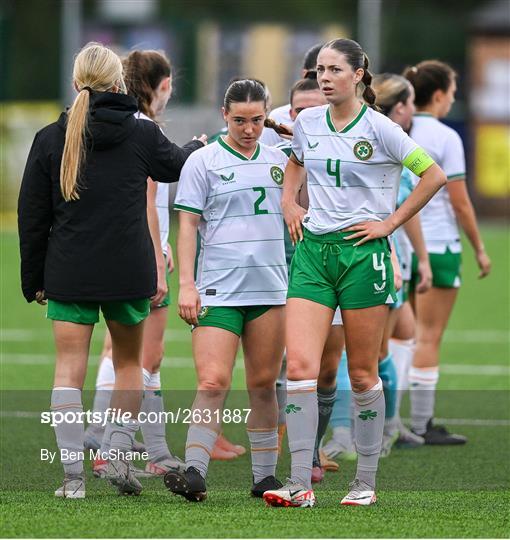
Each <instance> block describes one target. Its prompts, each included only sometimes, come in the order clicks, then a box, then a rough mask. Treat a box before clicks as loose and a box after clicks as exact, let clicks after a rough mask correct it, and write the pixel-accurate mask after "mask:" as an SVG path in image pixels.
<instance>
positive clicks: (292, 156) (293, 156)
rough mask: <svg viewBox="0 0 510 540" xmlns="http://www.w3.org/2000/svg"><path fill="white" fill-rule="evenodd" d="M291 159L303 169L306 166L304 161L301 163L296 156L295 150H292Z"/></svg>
mask: <svg viewBox="0 0 510 540" xmlns="http://www.w3.org/2000/svg"><path fill="white" fill-rule="evenodd" d="M290 158H291V159H294V160H295V162H296V163H297V164H298V165H301V167H303V166H304V164H305V162H304V161H301V160H300V159H299V158H298V157H297V156H296V153H295V152H294V150H291V152H290Z"/></svg>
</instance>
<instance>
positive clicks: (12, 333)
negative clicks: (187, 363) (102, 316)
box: [0, 328, 191, 343]
mask: <svg viewBox="0 0 510 540" xmlns="http://www.w3.org/2000/svg"><path fill="white" fill-rule="evenodd" d="M47 339H50V340H51V339H52V334H51V329H50V328H48V329H47V330H46V329H44V328H39V329H36V330H28V329H25V328H0V342H1V343H10V342H25V341H42V340H44V341H46V340H47ZM103 340H104V331H102V330H101V329H98V330H97V331H96V332H94V333H93V334H92V341H94V342H100V343H102V342H103ZM165 341H166V342H168V343H172V342H173V343H186V342H190V341H191V331H190V330H186V329H175V330H166V331H165Z"/></svg>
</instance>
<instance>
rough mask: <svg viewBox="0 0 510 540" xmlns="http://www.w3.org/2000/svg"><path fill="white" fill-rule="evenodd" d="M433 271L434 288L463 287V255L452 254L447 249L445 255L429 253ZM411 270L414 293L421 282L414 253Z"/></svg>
mask: <svg viewBox="0 0 510 540" xmlns="http://www.w3.org/2000/svg"><path fill="white" fill-rule="evenodd" d="M429 261H430V267H431V269H432V286H433V287H438V288H440V289H452V288H453V289H457V288H458V287H460V285H461V266H462V254H461V253H452V252H451V251H450V249H449V248H446V251H445V253H429ZM411 268H412V270H411V284H410V285H411V290H412V291H414V289H415V287H416V285H417V284H418V283H419V281H420V276H419V274H418V258H417V257H416V255H415V254H414V253H413V262H412V267H411Z"/></svg>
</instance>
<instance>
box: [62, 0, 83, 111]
mask: <svg viewBox="0 0 510 540" xmlns="http://www.w3.org/2000/svg"><path fill="white" fill-rule="evenodd" d="M61 6H62V8H61V25H60V26H61V32H60V99H61V101H62V103H63V105H64V106H68V105H71V103H72V102H73V100H74V96H75V92H74V89H73V85H72V77H73V60H74V56H75V55H76V53H77V52H78V50H79V49H80V45H81V18H82V0H62V2H61Z"/></svg>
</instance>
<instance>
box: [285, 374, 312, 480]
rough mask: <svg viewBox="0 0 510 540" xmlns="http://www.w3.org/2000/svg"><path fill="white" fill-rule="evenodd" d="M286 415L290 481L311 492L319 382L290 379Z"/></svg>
mask: <svg viewBox="0 0 510 540" xmlns="http://www.w3.org/2000/svg"><path fill="white" fill-rule="evenodd" d="M286 412H287V437H288V441H289V449H290V455H291V478H292V480H293V481H294V482H297V483H299V484H302V485H303V486H304V487H305V488H306V489H311V487H312V462H313V449H314V447H315V438H316V436H317V424H318V421H319V407H318V403H317V379H310V380H304V381H289V380H287V408H286Z"/></svg>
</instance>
